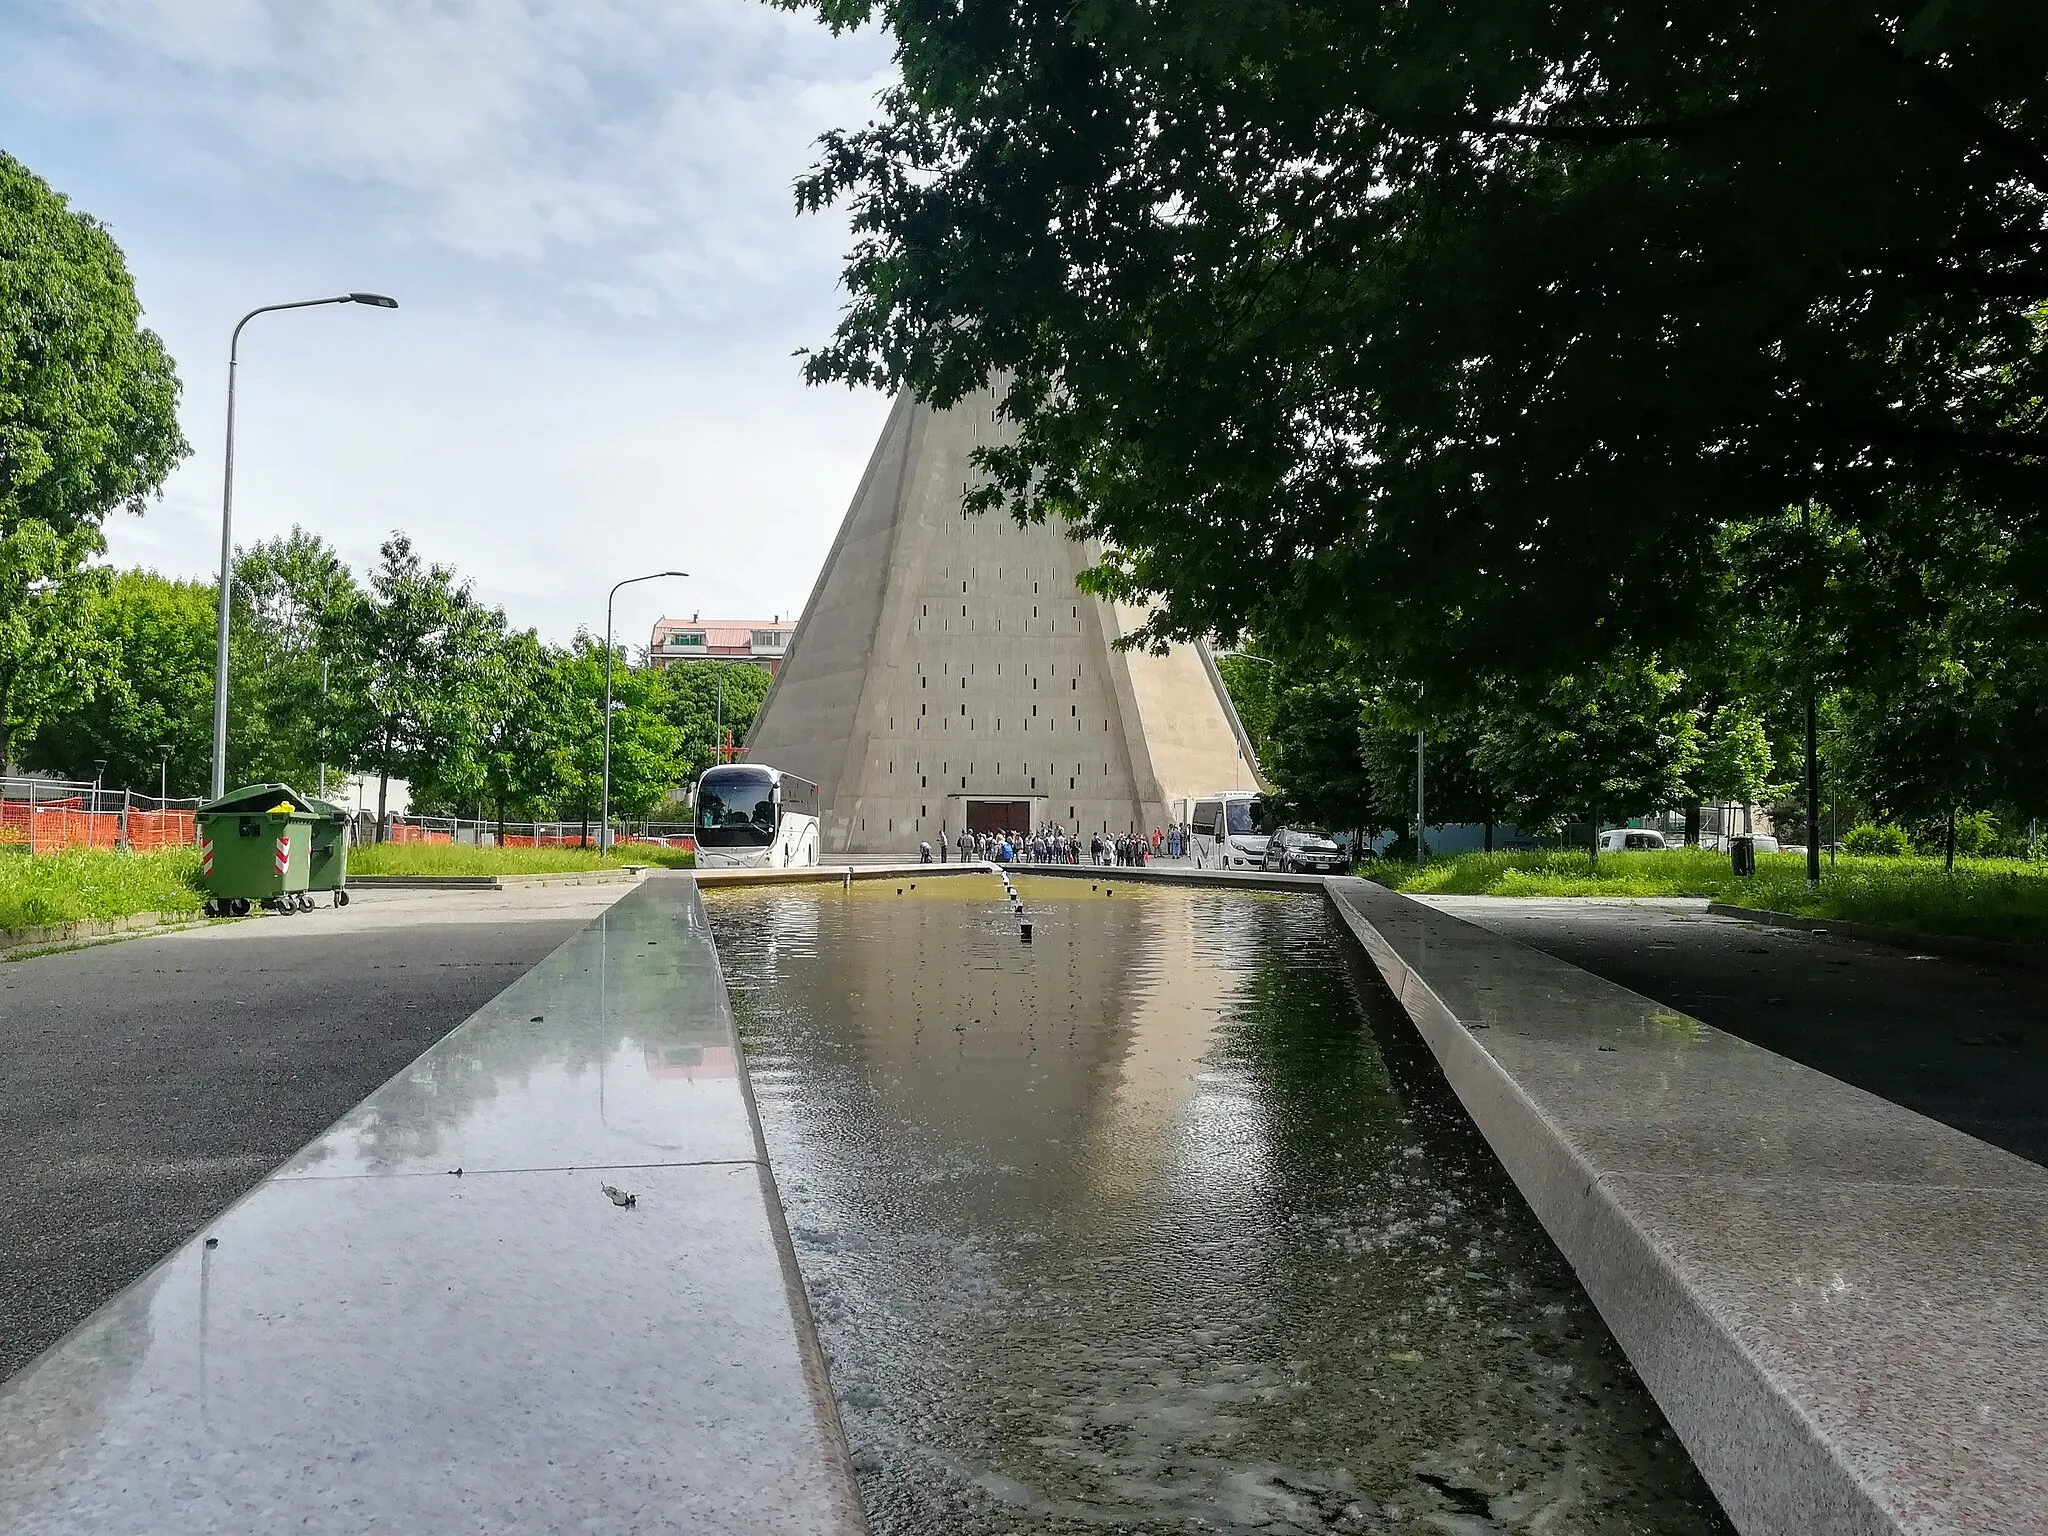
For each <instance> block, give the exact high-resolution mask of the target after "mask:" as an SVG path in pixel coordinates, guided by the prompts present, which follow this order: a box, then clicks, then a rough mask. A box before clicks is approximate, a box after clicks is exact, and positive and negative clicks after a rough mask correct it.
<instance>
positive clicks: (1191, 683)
mask: <svg viewBox="0 0 2048 1536" xmlns="http://www.w3.org/2000/svg"><path fill="white" fill-rule="evenodd" d="M1013 433H1014V428H1013V426H1012V425H1011V423H1010V422H1008V421H1007V420H1003V419H999V413H998V411H997V409H996V401H995V397H994V396H993V395H992V394H990V393H988V392H987V391H980V392H977V393H975V394H973V395H970V396H968V397H967V398H966V399H965V400H962V401H961V402H960V403H959V404H958V405H955V406H953V407H952V408H951V409H949V410H944V411H936V410H933V409H932V408H931V407H929V406H927V405H924V404H922V403H920V402H919V401H917V400H916V399H915V398H914V397H912V396H910V395H908V394H905V395H902V396H900V397H899V398H898V399H897V401H896V405H895V408H894V409H893V410H891V411H890V413H889V420H888V423H887V425H886V426H884V428H883V430H882V438H881V441H880V442H879V443H877V444H876V445H875V451H874V456H873V457H872V458H871V459H870V460H869V463H868V467H867V472H866V473H865V474H864V475H863V476H862V477H861V482H860V488H859V489H858V490H857V491H856V492H855V493H854V498H853V504H852V505H851V506H850V507H848V508H847V511H846V518H845V521H844V522H843V523H841V525H840V528H839V533H838V536H837V537H836V538H835V539H834V540H833V543H832V549H831V552H830V553H829V554H828V555H827V556H826V557H825V564H824V568H823V569H822V570H821V571H820V573H819V575H818V581H817V585H816V586H815V587H814V588H813V589H812V591H811V595H810V600H809V601H808V602H807V603H805V605H804V614H803V621H802V623H800V624H799V625H798V626H797V631H796V639H795V640H794V641H793V642H792V643H791V645H790V649H789V654H788V656H787V657H786V658H785V659H784V661H783V664H782V668H781V670H780V671H779V672H778V673H777V674H776V678H775V685H774V687H773V688H772V689H771V690H770V691H769V694H768V697H767V699H766V701H765V702H764V703H763V704H762V706H761V711H760V713H759V715H757V716H756V717H755V720H754V724H753V727H752V729H751V730H750V731H749V733H748V736H747V746H746V757H747V759H748V761H750V762H757V763H767V764H769V765H771V766H773V767H776V768H782V769H785V770H787V771H789V772H791V773H795V774H799V775H801V776H802V777H804V778H807V779H811V780H813V781H815V782H816V783H817V784H818V785H819V787H820V788H821V789H822V791H823V801H824V815H823V817H822V821H823V828H822V831H823V842H822V844H821V845H820V849H819V851H820V853H821V854H823V855H824V856H825V857H827V858H828V859H829V858H830V856H831V855H833V854H839V853H896V854H904V853H913V854H914V853H915V852H916V849H917V845H918V843H919V842H921V841H926V840H930V839H936V838H940V837H943V836H945V835H947V834H949V833H950V834H953V835H957V834H958V833H959V832H960V831H961V829H962V828H963V827H965V826H967V825H968V820H969V813H970V807H973V806H976V805H982V806H986V807H987V810H986V811H985V812H984V813H983V815H984V817H985V818H987V819H988V822H989V824H990V825H992V826H1000V827H1004V828H1007V829H1010V830H1012V831H1022V830H1024V829H1025V824H1026V823H1027V821H1028V824H1029V826H1030V827H1031V828H1032V829H1037V828H1043V827H1049V826H1052V825H1054V824H1058V825H1060V826H1064V827H1065V828H1066V829H1067V830H1068V831H1069V832H1076V831H1078V832H1079V834H1080V835H1081V837H1082V838H1083V839H1085V838H1086V837H1087V836H1088V835H1089V834H1090V833H1091V832H1094V833H1100V832H1126V831H1131V830H1138V831H1149V830H1150V829H1151V828H1153V827H1162V826H1165V825H1166V824H1167V823H1168V822H1170V821H1178V820H1184V819H1185V818H1186V815H1187V809H1186V805H1185V802H1187V801H1189V800H1191V799H1192V798H1193V797H1195V796H1198V795H1206V794H1213V793H1215V792H1216V791H1217V790H1219V789H1254V788H1256V787H1257V785H1258V780H1257V774H1256V771H1255V764H1254V762H1253V758H1252V750H1251V746H1250V744H1249V742H1248V741H1247V740H1246V738H1245V735H1244V730H1243V727H1242V725H1241V724H1240V723H1239V722H1238V719H1237V716H1236V713H1235V711H1234V710H1233V709H1232V708H1231V704H1230V697H1229V695H1228V693H1226V692H1225V690H1224V688H1223V685H1222V680H1221V678H1220V677H1219V676H1218V675H1217V672H1216V667H1215V664H1214V662H1213V661H1212V660H1211V659H1210V657H1209V653H1208V651H1207V650H1206V649H1205V648H1203V647H1201V646H1176V647H1174V648H1173V649H1172V650H1171V651H1169V652H1168V653H1167V654H1166V655H1163V656H1154V655H1151V654H1149V653H1148V652H1145V651H1120V650H1118V649H1116V642H1117V641H1118V640H1119V639H1121V638H1122V637H1124V636H1125V635H1127V634H1130V633H1131V632H1132V631H1134V630H1136V629H1137V628H1138V627H1139V626H1140V625H1142V624H1143V623H1144V622H1145V618H1146V615H1145V614H1144V613H1143V612H1141V611H1139V610H1137V609H1134V608H1128V607H1125V606H1123V605H1121V604H1117V603H1111V602H1105V601H1103V600H1102V599H1100V598H1095V597H1090V596H1088V595H1087V594H1086V593H1083V592H1082V591H1080V590H1079V588H1078V587H1077V586H1076V585H1075V577H1076V576H1077V575H1078V573H1079V572H1081V571H1082V570H1084V569H1085V568H1087V567H1088V566H1090V565H1093V564H1094V563H1095V562H1096V561H1097V560H1098V559H1099V558H1100V550H1099V549H1098V547H1097V546H1095V545H1094V544H1092V543H1088V542H1084V541H1079V540H1075V539H1072V538H1069V537H1068V535H1067V530H1066V528H1065V527H1064V526H1062V525H1058V524H1056V523H1043V524H1038V525H1036V526H1033V527H1028V528H1024V527H1019V526H1018V525H1017V523H1016V522H1015V521H1014V520H1013V519H1011V518H1009V517H1007V516H1005V515H1002V514H999V513H990V514H988V515H986V516H969V515H968V514H966V513H965V512H964V511H963V510H962V507H961V498H962V497H963V496H965V495H966V494H967V492H968V490H969V488H970V487H972V486H974V485H976V484H979V483H980V481H981V478H982V476H981V471H980V470H979V469H978V468H977V467H976V466H975V463H974V457H973V456H974V452H975V450H976V449H978V448H983V447H987V446H991V445H994V444H998V443H1001V442H1005V441H1007V440H1009V439H1010V438H1011V437H1012V435H1013Z"/></svg>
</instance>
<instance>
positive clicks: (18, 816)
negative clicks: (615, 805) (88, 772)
mask: <svg viewBox="0 0 2048 1536" xmlns="http://www.w3.org/2000/svg"><path fill="white" fill-rule="evenodd" d="M200 804H201V802H200V800H199V799H197V798H196V797H194V798H189V799H181V798H178V797H176V796H173V797H172V798H170V799H168V800H166V799H162V798H160V797H158V796H156V795H138V794H136V793H135V792H134V791H133V790H128V789H109V788H107V787H106V786H105V785H102V784H86V783H71V782H67V781H65V780H61V779H42V778H0V846H12V847H20V848H26V849H27V850H28V851H29V852H30V853H56V852H59V851H61V850H63V849H66V848H126V849H132V850H133V851H135V852H137V853H148V852H152V851H154V850H156V849H160V848H188V847H191V846H193V845H194V844H196V843H197V842H198V841H199V832H198V828H197V826H196V825H195V819H194V813H195V812H196V811H197V810H198V809H199V806H200ZM693 830H694V829H693V828H692V827H691V825H690V823H689V822H687V821H615V822H614V823H613V824H612V841H613V843H614V844H618V843H642V844H649V845H656V846H662V847H669V848H694V847H696V845H697V844H696V838H695V837H694V836H693V835H692V833H693ZM351 831H352V835H353V840H354V841H355V842H356V843H357V844H358V845H359V846H360V845H362V844H365V843H375V842H380V841H381V842H387V843H468V844H471V845H472V846H476V847H483V848H491V847H498V846H503V847H506V848H595V847H596V846H597V843H598V824H597V823H596V822H595V821H592V822H588V823H586V822H581V821H508V822H506V823H504V831H503V836H502V839H501V837H500V833H499V824H498V823H497V822H496V821H482V820H477V819H474V818H471V817H465V816H386V817H385V818H384V835H383V837H382V838H379V837H378V835H377V816H376V813H375V812H374V811H361V812H358V813H357V814H356V816H355V818H354V826H353V827H352V829H351Z"/></svg>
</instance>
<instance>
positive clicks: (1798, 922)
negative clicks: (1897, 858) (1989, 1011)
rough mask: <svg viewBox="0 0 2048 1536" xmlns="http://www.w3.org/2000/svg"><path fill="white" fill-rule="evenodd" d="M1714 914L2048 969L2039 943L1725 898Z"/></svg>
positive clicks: (1714, 904) (1712, 906)
mask: <svg viewBox="0 0 2048 1536" xmlns="http://www.w3.org/2000/svg"><path fill="white" fill-rule="evenodd" d="M1707 912H1708V914H1709V915H1711V916H1713V917H1738V918H1741V919H1742V920H1743V921H1744V922H1750V923H1762V924H1764V925H1765V926H1766V927H1770V928H1796V929H1799V930H1801V931H1802V932H1805V933H1830V934H1833V935H1835V936H1836V937H1837V938H1844V939H1866V940H1868V941H1869V942H1871V943H1873V944H1889V945H1891V946H1892V947H1893V948H1895V949H1917V950H1922V951H1924V952H1926V953H1927V954H1930V955H1946V956H1948V957H1950V958H1951V959H1956V960H1989V961H1991V962H1993V963H1994V964H1998V965H2017V966H2023V967H2025V968H2027V969H2029V970H2048V947H2044V946H2042V945H2039V944H2008V943H2006V942H2004V941H2003V940H2000V939H1973V938H1970V937H1968V936H1967V935H1964V934H1955V933H1915V932H1914V931H1913V930H1912V929H1910V928H1888V927H1885V926H1883V925H1881V924H1878V923H1852V922H1848V921H1846V920H1841V919H1836V918H1827V917H1795V916H1794V915H1793V914H1791V913H1789V912H1772V911H1769V910H1767V909H1765V908H1763V907H1737V906H1731V905H1730V904H1729V903H1727V902H1725V901H1710V902H1708V903H1707Z"/></svg>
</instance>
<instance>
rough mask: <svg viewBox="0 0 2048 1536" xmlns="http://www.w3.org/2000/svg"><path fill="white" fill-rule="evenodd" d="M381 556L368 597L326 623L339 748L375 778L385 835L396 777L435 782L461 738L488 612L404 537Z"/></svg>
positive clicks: (397, 536) (395, 537)
mask: <svg viewBox="0 0 2048 1536" xmlns="http://www.w3.org/2000/svg"><path fill="white" fill-rule="evenodd" d="M378 553H379V555H380V557H381V560H380V563H379V565H378V567H377V569H376V571H375V572H374V573H373V574H372V575H371V577H370V587H369V590H368V591H367V592H365V593H361V594H359V595H357V596H356V597H355V598H354V599H353V600H351V601H348V602H346V603H345V604H343V605H342V606H341V607H340V608H339V609H338V611H337V612H335V614H334V615H333V616H332V618H331V619H330V621H329V624H330V633H331V635H332V644H333V649H334V666H333V668H332V672H331V676H330V695H329V696H330V700H331V702H332V705H333V712H334V716H335V719H336V721H337V726H338V729H337V731H336V736H335V741H336V744H337V745H338V746H341V747H343V748H344V755H345V757H346V758H347V760H348V762H349V764H350V765H351V766H352V767H355V768H358V769H361V770H362V771H364V772H369V773H375V774H376V775H377V826H378V835H379V836H380V837H381V836H382V835H383V829H384V827H385V825H386V809H387V805H388V799H389V794H390V786H391V780H392V779H393V778H394V777H403V778H405V779H407V780H408V782H410V781H411V780H413V779H415V778H416V779H418V780H419V781H420V782H421V783H423V784H429V785H431V784H433V783H435V782H436V781H437V774H439V773H440V772H441V770H442V769H443V767H444V765H445V763H446V760H447V758H448V757H449V755H450V753H451V751H452V750H453V748H454V747H455V745H456V744H457V743H458V742H459V741H460V737H461V732H462V731H463V728H464V726H465V725H466V724H467V721H468V718H469V711H470V708H471V706H470V701H469V699H468V698H467V694H468V693H469V692H470V691H471V690H473V689H474V688H475V687H476V686H477V670H476V668H477V661H478V659H479V657H480V656H481V655H482V654H483V652H484V650H485V648H486V646H487V645H488V643H489V640H490V635H491V615H489V614H488V613H487V612H486V611H485V610H484V609H482V608H480V607H479V606H478V605H477V603H476V601H475V600H474V599H473V598H472V597H471V596H470V594H469V588H468V586H467V585H466V584H465V585H457V584H456V581H455V577H454V572H453V571H451V570H450V569H449V568H448V567H446V566H441V565H428V564H426V563H424V562H423V561H422V560H421V559H420V557H419V555H418V553H417V552H416V551H415V550H414V549H413V547H412V540H411V539H409V538H407V537H406V536H405V535H404V534H402V533H394V534H393V535H392V536H391V537H390V538H389V539H387V540H386V541H385V542H384V543H383V544H382V545H381V546H380V547H379V550H378Z"/></svg>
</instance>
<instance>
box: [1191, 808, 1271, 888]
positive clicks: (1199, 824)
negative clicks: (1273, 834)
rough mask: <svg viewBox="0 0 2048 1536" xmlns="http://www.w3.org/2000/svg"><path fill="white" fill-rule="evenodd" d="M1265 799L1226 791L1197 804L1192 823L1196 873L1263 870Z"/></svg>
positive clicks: (1264, 859)
mask: <svg viewBox="0 0 2048 1536" xmlns="http://www.w3.org/2000/svg"><path fill="white" fill-rule="evenodd" d="M1265 824H1266V798H1265V796H1263V795H1261V794H1260V793H1259V792H1258V791H1257V790H1252V789H1226V790H1223V791H1221V792H1220V793H1218V794H1214V795H1204V796H1203V797H1202V798H1201V799H1199V800H1197V801H1196V802H1195V814H1194V817H1193V819H1192V820H1191V822H1190V823H1189V825H1190V828H1191V830H1192V833H1193V835H1192V837H1191V838H1190V839H1189V841H1191V842H1192V843H1193V844H1194V856H1195V868H1197V869H1263V868H1264V867H1265V863H1266V833H1265V831H1264V830H1263V828H1264V827H1265Z"/></svg>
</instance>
